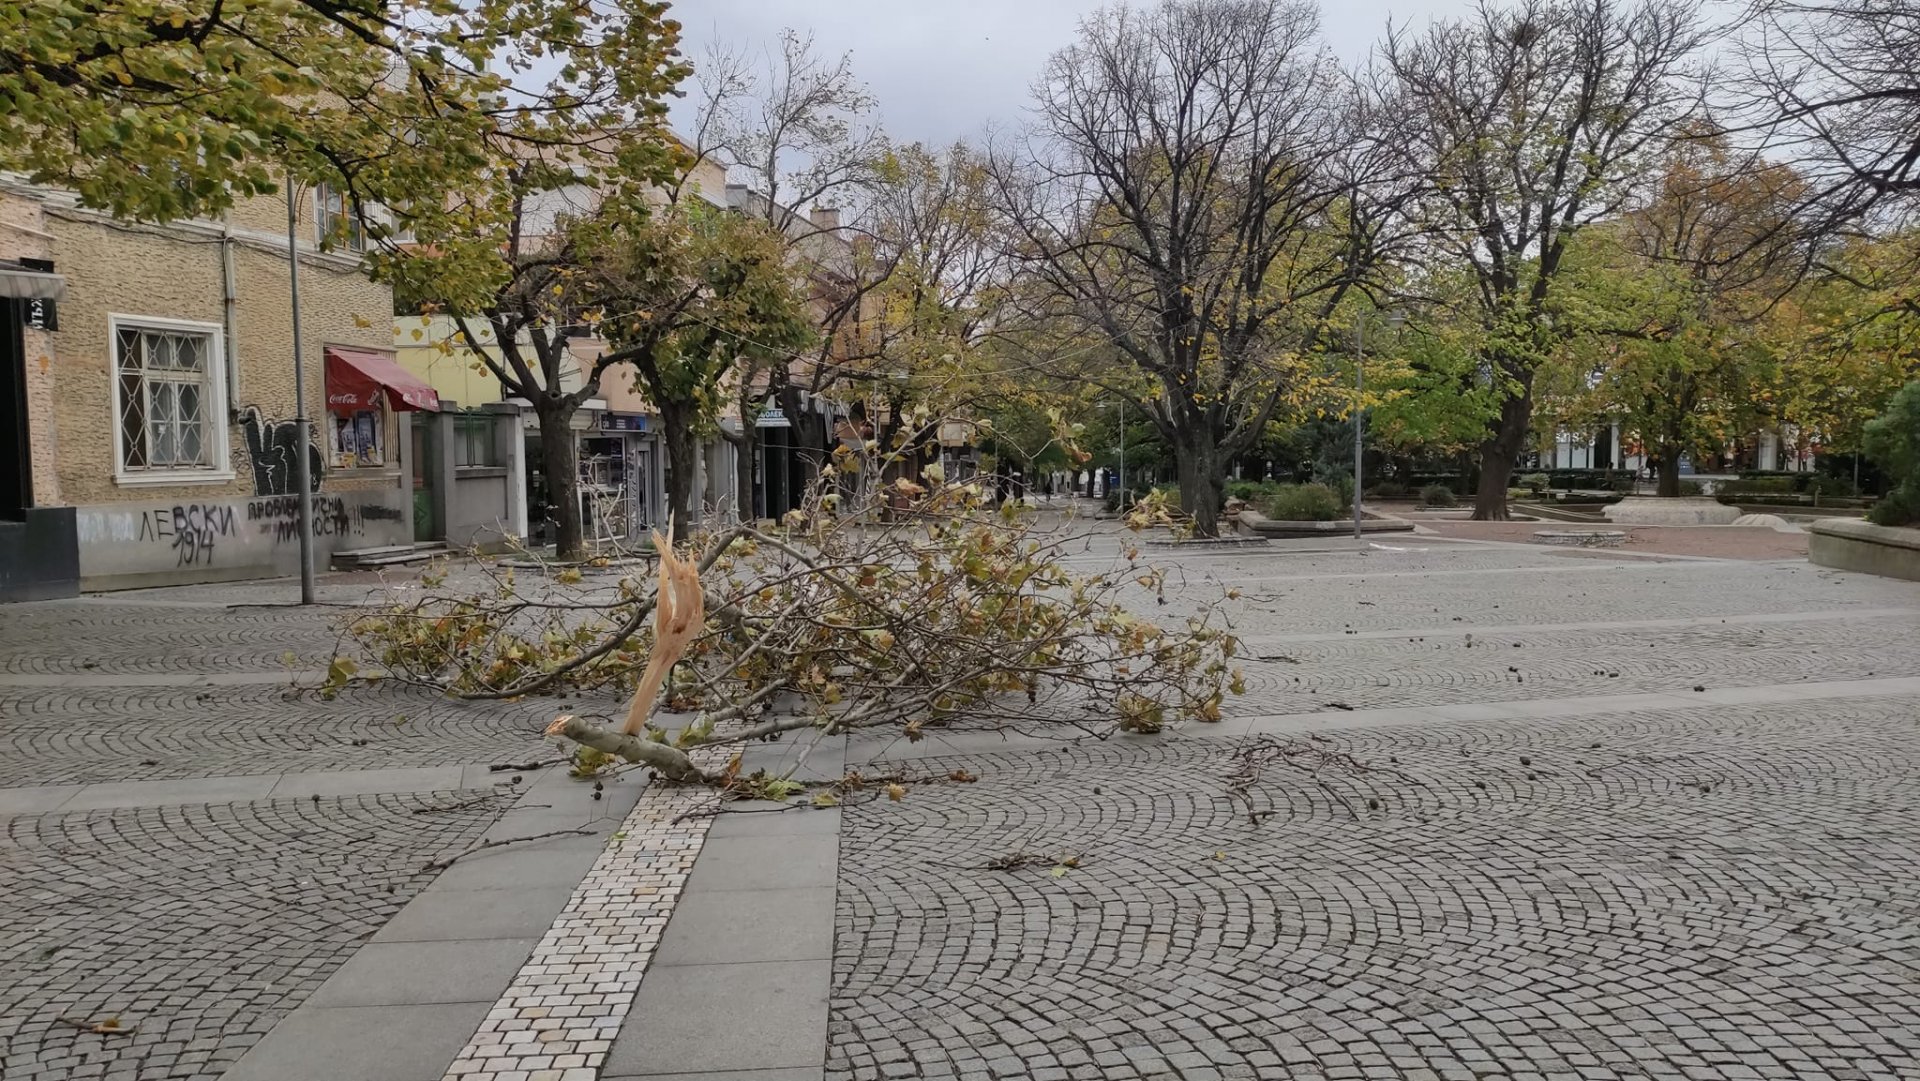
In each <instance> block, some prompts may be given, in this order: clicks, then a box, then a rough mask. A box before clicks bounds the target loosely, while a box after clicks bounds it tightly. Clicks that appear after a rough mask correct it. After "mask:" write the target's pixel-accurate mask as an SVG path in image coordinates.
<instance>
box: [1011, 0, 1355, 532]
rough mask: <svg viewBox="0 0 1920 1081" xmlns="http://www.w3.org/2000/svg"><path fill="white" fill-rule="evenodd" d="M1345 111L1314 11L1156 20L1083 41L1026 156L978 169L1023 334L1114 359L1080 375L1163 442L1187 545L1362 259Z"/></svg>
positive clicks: (1168, 9)
mask: <svg viewBox="0 0 1920 1081" xmlns="http://www.w3.org/2000/svg"><path fill="white" fill-rule="evenodd" d="M1350 91H1351V86H1350V84H1349V83H1348V82H1347V81H1346V80H1344V79H1343V78H1341V76H1340V73H1339V72H1338V71H1337V69H1336V68H1335V67H1334V65H1333V64H1332V63H1331V61H1330V60H1329V59H1328V58H1327V56H1326V54H1325V53H1324V52H1323V51H1322V50H1321V49H1320V46H1319V45H1318V16H1317V13H1316V10H1315V8H1314V7H1313V5H1312V4H1310V3H1303V2H1297V0H1165V2H1163V3H1160V4H1159V5H1157V6H1155V7H1153V8H1150V9H1146V10H1144V11H1136V10H1131V9H1125V8H1122V9H1116V10H1111V11H1106V12H1103V13H1101V14H1099V15H1096V16H1094V17H1093V18H1091V19H1089V20H1087V21H1086V22H1085V23H1083V24H1082V26H1081V33H1080V40H1079V41H1078V43H1076V44H1075V45H1073V46H1071V47H1069V48H1067V49H1066V50H1064V51H1062V52H1060V53H1058V54H1056V55H1055V56H1054V58H1053V60H1052V62H1051V63H1050V64H1049V65H1048V68H1047V71H1046V74H1045V75H1044V76H1043V77H1042V79H1041V81H1040V83H1039V85H1038V86H1037V87H1036V96H1037V99H1038V100H1037V105H1038V111H1039V120H1038V126H1037V131H1036V132H1035V133H1034V137H1033V138H1031V139H1029V140H1027V141H1026V142H1025V143H1024V144H1023V145H1021V146H1018V147H1011V148H1002V149H1001V150H1000V151H998V152H997V153H996V156H995V163H994V175H995V183H996V186H997V189H998V190H997V194H998V196H999V199H1000V201H1001V202H1002V204H1003V210H1004V212H1005V214H1006V216H1007V218H1008V220H1009V222H1010V223H1011V225H1012V227H1013V229H1014V230H1015V232H1016V234H1017V236H1016V241H1017V247H1016V251H1017V254H1018V256H1019V258H1020V259H1021V260H1022V263H1023V266H1024V269H1025V270H1026V271H1027V272H1028V273H1029V275H1030V277H1031V285H1032V288H1030V289H1028V290H1027V293H1028V294H1029V295H1030V296H1031V297H1032V298H1033V299H1034V300H1035V301H1036V303H1037V307H1038V310H1037V311H1036V312H1035V313H1034V314H1036V315H1038V316H1039V317H1040V318H1041V319H1042V320H1044V321H1045V322H1047V323H1050V324H1052V325H1054V326H1056V327H1058V328H1059V329H1060V330H1061V332H1062V333H1061V338H1062V339H1063V340H1064V341H1066V342H1068V343H1069V344H1067V345H1066V346H1065V347H1064V351H1065V353H1066V354H1067V355H1069V356H1071V357H1075V358H1079V359H1081V360H1084V359H1085V358H1087V357H1090V356H1098V357H1113V358H1117V360H1118V363H1115V364H1111V365H1106V366H1100V367H1091V368H1089V367H1087V366H1085V365H1082V366H1081V367H1080V368H1079V369H1078V370H1077V371H1076V375H1077V376H1078V377H1079V378H1083V379H1085V380H1087V381H1088V382H1089V383H1092V384H1094V385H1097V386H1099V387H1102V388H1104V389H1105V390H1106V391H1108V392H1109V393H1112V394H1114V395H1117V396H1119V397H1122V398H1124V399H1126V400H1127V401H1129V402H1131V403H1132V407H1133V408H1135V409H1137V410H1139V411H1140V412H1141V413H1142V414H1143V415H1144V416H1146V417H1147V418H1148V419H1149V420H1151V422H1152V423H1153V425H1154V426H1155V427H1156V428H1157V429H1158V430H1159V432H1160V434H1161V435H1162V436H1163V437H1164V438H1165V439H1166V441H1167V443H1168V444H1169V445H1170V446H1171V447H1172V448H1173V451H1174V458H1175V463H1176V467H1177V471H1178V476H1179V482H1180V499H1181V506H1182V509H1183V510H1184V511H1185V512H1186V513H1187V514H1189V515H1191V516H1192V519H1193V522H1194V526H1195V529H1196V531H1197V532H1198V533H1199V534H1200V535H1202V536H1212V535H1214V534H1215V533H1217V531H1218V528H1219V525H1218V522H1219V515H1220V511H1221V508H1222V505H1223V502H1224V491H1223V488H1224V480H1225V475H1226V471H1227V468H1228V466H1229V465H1230V463H1231V461H1232V459H1233V458H1234V457H1235V456H1236V455H1238V454H1240V453H1242V452H1244V451H1246V450H1247V449H1249V448H1250V447H1251V446H1252V445H1253V444H1254V443H1255V442H1256V441H1257V440H1258V439H1259V438H1260V435H1261V434H1262V432H1263V431H1264V430H1265V428H1266V426H1267V423H1268V422H1269V420H1271V419H1272V418H1273V417H1274V415H1275V413H1276V410H1277V409H1278V408H1279V407H1280V406H1281V404H1282V403H1283V402H1284V401H1286V400H1287V398H1288V395H1289V393H1290V391H1291V390H1293V389H1294V387H1295V385H1296V382H1297V376H1298V375H1299V373H1300V371H1301V367H1300V365H1301V364H1302V363H1303V359H1304V358H1308V357H1310V355H1311V354H1312V353H1313V351H1314V350H1315V348H1316V346H1318V345H1319V344H1320V342H1321V339H1322V336H1323V335H1324V334H1325V332H1326V327H1327V325H1328V319H1329V317H1330V316H1331V315H1332V314H1333V313H1334V311H1335V309H1336V308H1337V307H1338V306H1339V305H1340V303H1341V301H1342V299H1343V298H1345V297H1347V296H1348V295H1349V294H1350V293H1351V292H1352V291H1353V290H1354V289H1355V288H1356V286H1357V285H1358V284H1359V283H1360V282H1361V280H1362V279H1363V278H1364V277H1365V275H1366V274H1367V273H1368V271H1369V269H1370V267H1371V266H1372V265H1373V263H1374V261H1375V258H1376V256H1377V254H1378V250H1377V243H1376V242H1377V239H1378V232H1377V230H1378V229H1379V227H1380V226H1381V225H1382V223H1383V221H1384V220H1385V219H1384V218H1383V217H1382V216H1380V215H1377V214H1374V213H1372V208H1371V206H1370V205H1369V204H1370V200H1371V199H1372V198H1373V196H1374V195H1376V194H1377V192H1376V190H1375V189H1373V188H1372V187H1371V186H1370V185H1369V184H1368V183H1367V182H1366V180H1367V179H1368V177H1367V174H1368V170H1370V169H1371V168H1372V166H1374V165H1376V164H1378V162H1379V159H1378V157H1377V155H1374V154H1373V153H1372V152H1371V150H1372V148H1371V144H1370V142H1369V140H1368V138H1367V136H1366V133H1365V131H1364V130H1363V128H1362V125H1361V123H1360V122H1361V119H1362V116H1363V114H1362V111H1361V110H1360V108H1359V107H1358V102H1357V101H1356V100H1355V97H1356V96H1355V95H1354V94H1353V93H1351V92H1350Z"/></svg>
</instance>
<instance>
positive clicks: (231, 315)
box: [220, 210, 240, 412]
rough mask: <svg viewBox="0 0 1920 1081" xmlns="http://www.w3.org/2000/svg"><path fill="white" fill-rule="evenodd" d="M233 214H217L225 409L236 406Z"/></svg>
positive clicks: (237, 357) (236, 279)
mask: <svg viewBox="0 0 1920 1081" xmlns="http://www.w3.org/2000/svg"><path fill="white" fill-rule="evenodd" d="M233 244H234V241H233V211H231V210H223V211H221V212H220V313H221V314H220V329H221V337H222V339H223V341H224V342H225V345H226V354H227V355H226V357H225V358H224V359H225V361H226V365H227V410H228V411H229V412H231V411H233V410H235V409H238V408H239V407H240V273H239V270H238V267H237V265H236V264H235V262H234V255H233Z"/></svg>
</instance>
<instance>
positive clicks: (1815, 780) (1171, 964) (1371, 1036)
mask: <svg viewBox="0 0 1920 1081" xmlns="http://www.w3.org/2000/svg"><path fill="white" fill-rule="evenodd" d="M1915 712H1916V711H1915V703H1913V702H1912V701H1866V702H1858V701H1856V702H1851V703H1847V704H1846V705H1844V706H1838V707H1834V708H1829V709H1824V710H1812V709H1806V708H1800V709H1790V708H1761V707H1746V708H1719V709H1708V710H1700V711H1697V712H1693V713H1690V714H1687V715H1685V716H1675V715H1673V714H1671V713H1668V714H1651V713H1650V714H1616V715H1611V716H1607V717H1604V718H1597V719H1587V720H1582V719H1567V720H1559V721H1554V722H1538V723H1513V724H1503V725H1500V726H1498V727H1495V726H1486V725H1482V726H1431V727H1425V728H1407V729H1394V730H1376V731H1368V732H1363V733H1345V734H1340V735H1338V736H1335V737H1332V738H1331V740H1330V741H1329V742H1327V743H1325V744H1324V745H1322V746H1324V747H1325V748H1326V749H1328V750H1334V751H1339V752H1346V753H1351V754H1353V755H1355V756H1356V757H1358V758H1360V759H1362V760H1366V761H1369V762H1372V763H1374V764H1376V765H1379V766H1388V764H1389V763H1392V765H1391V766H1390V767H1389V768H1390V769H1394V770H1397V771H1399V773H1400V774H1401V776H1395V775H1389V774H1387V773H1384V772H1381V773H1369V774H1367V775H1365V776H1364V777H1352V776H1348V775H1345V774H1343V773H1340V772H1339V771H1336V770H1329V771H1325V772H1324V773H1323V775H1322V779H1324V780H1327V781H1328V784H1329V786H1330V790H1329V789H1323V788H1321V787H1320V786H1319V785H1317V784H1316V783H1315V780H1314V779H1313V778H1309V777H1307V776H1304V775H1301V774H1297V773H1293V772H1290V771H1286V770H1284V769H1278V768H1275V769H1270V770H1268V771H1267V773H1266V775H1265V776H1264V778H1263V779H1262V781H1261V782H1260V783H1259V784H1258V785H1257V786H1256V787H1255V788H1254V789H1253V791H1252V792H1251V793H1250V796H1251V802H1250V804H1243V803H1240V802H1237V801H1235V800H1233V799H1230V798H1229V796H1228V793H1227V789H1226V783H1225V778H1226V775H1227V774H1228V773H1229V771H1230V770H1231V769H1232V767H1233V765H1234V758H1233V755H1234V751H1235V749H1236V746H1237V745H1238V741H1235V740H1231V739H1218V738H1215V739H1185V740H1177V739H1176V740H1160V741H1157V742H1152V743H1142V744H1117V745H1105V746H1099V747H1094V748H1076V749H1067V750H1061V751H1058V752H1049V753H1042V754H1034V753H1032V752H1026V753H1021V754H991V755H977V756H968V757H962V758H952V759H946V758H943V759H937V760H931V761H927V762H924V763H921V764H922V765H924V766H926V767H927V768H929V769H931V770H933V771H935V772H936V773H938V772H945V771H947V770H949V769H955V768H964V769H966V770H968V771H970V772H972V773H974V774H977V775H978V776H979V777H980V778H981V780H980V781H979V783H978V784H976V785H968V786H965V787H964V788H960V787H948V788H938V787H927V788H922V789H919V790H917V791H915V792H914V793H913V794H912V796H911V798H909V799H908V800H907V801H905V802H904V803H901V804H883V805H871V806H868V807H863V808H860V809H858V810H854V811H850V812H849V813H848V816H847V823H848V825H847V827H846V829H845V832H844V833H843V841H842V854H841V869H842V870H841V894H840V898H839V923H838V928H837V932H838V937H837V940H836V966H835V998H834V1018H835V1023H834V1025H833V1028H832V1037H831V1040H832V1043H831V1049H830V1060H829V1076H830V1077H835V1078H858V1079H862V1081H865V1079H870V1078H905V1077H929V1078H933V1077H960V1078H981V1079H984V1078H988V1077H995V1078H999V1077H1023V1078H1024V1077H1030V1078H1036V1079H1055V1081H1058V1079H1061V1078H1085V1079H1094V1078H1100V1079H1117V1078H1136V1077H1137V1078H1149V1077H1179V1078H1183V1079H1186V1081H1208V1079H1214V1078H1225V1077H1241V1078H1251V1077H1294V1078H1369V1079H1374V1078H1408V1079H1415V1078H1419V1079H1426V1078H1446V1079H1449V1081H1451V1079H1458V1081H1470V1079H1475V1078H1490V1077H1500V1078H1515V1079H1518V1078H1566V1079H1573V1078H1581V1079H1594V1081H1598V1079H1612V1078H1636V1077H1661V1078H1668V1077H1670V1078H1686V1079H1692V1081H1709V1079H1723V1078H1725V1079H1733V1078H1786V1077H1793V1078H1800V1077H1807V1078H1875V1079H1879V1078H1885V1079H1889V1081H1891V1079H1893V1078H1911V1077H1915V1076H1920V947H1917V946H1916V944H1915V942H1914V939H1913V932H1912V928H1913V926H1914V922H1915V920H1916V918H1920V887H1917V886H1916V884H1915V883H1916V879H1915V878H1914V871H1915V869H1916V865H1917V864H1920V806H1917V805H1916V801H1915V797H1916V795H1920V781H1916V780H1915V779H1914V778H1915V770H1916V768H1920V727H1917V726H1916V725H1915ZM1350 807H1351V810H1350ZM1255 818H1258V821H1257V822H1256V821H1255V820H1254V819H1255ZM1015 851H1025V852H1028V853H1031V854H1034V855H1035V856H1038V857H1040V859H1039V862H1038V863H1036V864H1035V865H1033V866H1025V867H1020V868H1018V869H1015V870H1010V871H993V870H988V869H986V868H987V865H988V864H989V863H990V862H991V861H993V860H995V859H996V858H997V857H1004V856H1006V855H1008V854H1010V853H1012V852H1015ZM1069 852H1071V853H1078V854H1079V859H1080V866H1078V867H1076V868H1073V869H1071V870H1068V871H1066V872H1065V873H1064V874H1062V875H1060V876H1059V877H1055V876H1054V875H1053V873H1052V872H1051V871H1050V869H1049V868H1050V865H1051V864H1053V863H1054V862H1055V861H1056V860H1058V859H1059V858H1060V856H1061V854H1063V853H1069Z"/></svg>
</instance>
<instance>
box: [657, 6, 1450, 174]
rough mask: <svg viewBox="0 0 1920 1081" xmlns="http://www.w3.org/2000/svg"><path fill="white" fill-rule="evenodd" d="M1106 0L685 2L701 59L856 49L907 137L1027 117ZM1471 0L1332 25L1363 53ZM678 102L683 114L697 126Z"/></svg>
mask: <svg viewBox="0 0 1920 1081" xmlns="http://www.w3.org/2000/svg"><path fill="white" fill-rule="evenodd" d="M1102 6H1104V5H1103V4H1102V3H1101V0H676V2H675V3H674V5H673V10H672V11H671V12H670V13H669V14H670V15H671V17H673V18H676V19H679V20H680V22H681V24H682V25H683V26H684V27H685V30H684V40H683V44H682V50H683V51H684V52H685V53H686V54H687V56H688V57H689V58H690V59H692V60H694V61H695V62H698V61H699V59H700V56H701V53H702V51H703V50H704V49H705V48H706V47H707V46H708V44H709V43H712V42H715V41H720V42H726V43H730V44H732V45H736V46H741V45H744V46H747V47H749V48H751V49H753V50H754V55H755V56H756V57H758V56H761V55H762V52H761V50H763V49H764V48H765V47H766V45H767V44H768V43H770V42H772V41H773V40H774V38H775V36H776V35H777V34H778V33H779V32H780V30H781V29H782V28H783V27H793V28H795V29H797V30H801V31H803V32H805V31H811V32H812V33H813V36H814V42H815V44H816V46H817V47H818V48H819V49H820V50H821V52H823V53H825V54H828V55H838V54H840V53H852V54H853V67H854V70H855V71H856V72H857V73H858V74H859V75H860V77H861V78H862V79H863V80H865V81H866V83H867V86H868V87H869V88H870V89H871V90H872V91H873V93H874V96H875V97H877V98H878V99H879V101H880V110H881V117H882V121H883V123H884V125H885V127H886V129H887V131H888V132H889V133H890V134H891V135H892V136H893V137H894V138H896V139H900V140H903V141H904V140H921V141H925V142H929V143H945V142H949V141H951V140H953V139H957V138H962V137H969V136H974V135H978V134H979V133H980V132H981V131H983V130H984V129H985V127H986V126H987V124H988V123H989V122H996V123H998V124H1000V125H1002V126H1007V125H1010V124H1014V123H1017V122H1019V121H1020V120H1021V119H1022V117H1023V115H1024V114H1023V112H1022V110H1023V109H1024V108H1025V107H1026V105H1027V102H1028V99H1029V94H1028V89H1029V87H1030V86H1031V85H1032V83H1033V80H1034V78H1035V77H1036V76H1038V75H1039V73H1040V70H1041V67H1042V66H1043V65H1044V64H1045V63H1046V59H1047V57H1048V56H1050V55H1051V54H1052V53H1053V52H1054V51H1055V50H1057V49H1059V48H1060V47H1061V46H1063V45H1065V44H1067V43H1068V42H1070V41H1071V40H1072V39H1073V36H1074V29H1075V27H1076V26H1077V25H1078V23H1079V21H1080V19H1081V17H1082V16H1084V15H1086V14H1087V13H1089V12H1092V11H1095V10H1097V9H1098V8H1100V7H1102ZM1471 7H1472V0H1325V2H1323V3H1322V5H1321V10H1322V15H1321V26H1322V32H1323V34H1324V36H1325V38H1326V41H1327V44H1328V45H1329V46H1330V47H1331V48H1332V49H1333V50H1334V52H1335V53H1336V54H1337V55H1338V56H1340V57H1341V58H1342V59H1344V60H1349V61H1352V60H1357V59H1359V58H1361V57H1364V56H1365V55H1366V54H1367V52H1368V50H1369V49H1370V48H1371V46H1372V43H1373V42H1374V41H1376V40H1377V39H1378V38H1379V37H1380V34H1381V31H1382V30H1383V29H1384V28H1385V26H1386V24H1387V19H1388V18H1389V17H1392V18H1393V19H1394V20H1396V21H1399V22H1409V21H1410V22H1413V23H1414V24H1416V25H1424V24H1425V23H1426V22H1427V21H1428V20H1429V19H1431V18H1432V17H1433V16H1434V15H1436V14H1439V15H1451V14H1455V13H1459V12H1464V11H1467V10H1470V9H1471ZM684 112H685V110H680V111H677V112H676V114H675V117H674V119H675V122H676V124H678V125H681V126H683V127H685V126H690V123H691V117H689V116H686V115H682V114H683V113H684Z"/></svg>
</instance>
